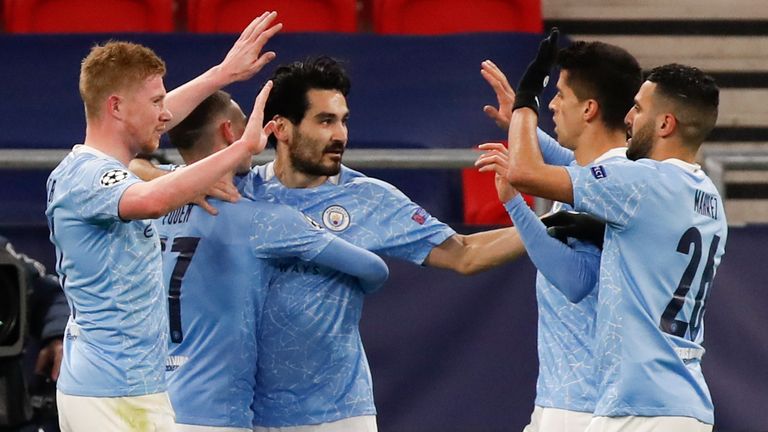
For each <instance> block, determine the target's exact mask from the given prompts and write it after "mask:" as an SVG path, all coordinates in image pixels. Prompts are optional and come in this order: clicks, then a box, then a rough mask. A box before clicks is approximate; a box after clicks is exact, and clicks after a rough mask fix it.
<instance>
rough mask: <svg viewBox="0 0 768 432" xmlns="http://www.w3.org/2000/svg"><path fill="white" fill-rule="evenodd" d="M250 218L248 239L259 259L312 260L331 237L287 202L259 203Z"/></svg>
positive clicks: (332, 237) (331, 235) (332, 236)
mask: <svg viewBox="0 0 768 432" xmlns="http://www.w3.org/2000/svg"><path fill="white" fill-rule="evenodd" d="M254 208H255V209H256V211H255V212H254V214H253V218H252V219H251V230H250V233H248V234H244V235H250V236H251V237H250V242H251V246H252V249H253V251H254V253H255V254H256V256H257V257H259V258H285V257H297V258H299V259H302V260H304V261H312V260H313V259H314V258H315V257H316V256H317V255H318V254H320V252H322V251H323V249H325V248H326V247H327V246H328V244H329V243H330V242H331V241H332V240H333V239H334V238H335V237H334V235H333V234H330V233H329V232H327V231H326V230H325V229H323V228H322V227H321V226H320V225H319V224H318V223H317V222H315V221H314V220H312V219H311V218H309V217H308V216H306V215H304V214H303V213H301V212H300V211H298V210H296V209H294V208H292V207H288V206H287V205H282V204H275V203H266V202H259V203H256V204H255V205H254Z"/></svg>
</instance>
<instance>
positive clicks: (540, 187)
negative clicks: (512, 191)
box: [507, 108, 573, 203]
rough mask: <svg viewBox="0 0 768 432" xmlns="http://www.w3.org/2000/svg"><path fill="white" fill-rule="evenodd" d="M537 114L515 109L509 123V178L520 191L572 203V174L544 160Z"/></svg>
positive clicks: (530, 110)
mask: <svg viewBox="0 0 768 432" xmlns="http://www.w3.org/2000/svg"><path fill="white" fill-rule="evenodd" d="M537 122H538V115H537V114H536V112H535V111H533V110H532V109H529V108H520V109H516V110H514V111H513V112H512V120H511V122H510V126H509V165H508V168H507V180H508V181H509V183H510V184H511V185H512V186H514V187H515V188H516V189H517V190H519V191H521V192H525V193H529V194H532V195H536V196H539V197H542V198H547V199H551V200H555V201H560V202H565V203H572V202H573V187H572V185H571V179H570V176H568V173H567V172H566V171H565V169H564V168H562V167H555V166H551V165H547V164H545V163H544V159H543V157H542V155H541V150H540V149H539V142H538V136H537V132H536V124H537Z"/></svg>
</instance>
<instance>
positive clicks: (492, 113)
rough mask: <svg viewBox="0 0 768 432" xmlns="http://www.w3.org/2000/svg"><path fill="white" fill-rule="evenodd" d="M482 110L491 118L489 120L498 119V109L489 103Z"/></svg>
mask: <svg viewBox="0 0 768 432" xmlns="http://www.w3.org/2000/svg"><path fill="white" fill-rule="evenodd" d="M483 112H484V113H485V115H487V116H488V117H490V118H491V120H494V121H496V120H498V119H499V117H500V116H499V110H497V109H496V107H494V106H491V105H486V106H484V107H483Z"/></svg>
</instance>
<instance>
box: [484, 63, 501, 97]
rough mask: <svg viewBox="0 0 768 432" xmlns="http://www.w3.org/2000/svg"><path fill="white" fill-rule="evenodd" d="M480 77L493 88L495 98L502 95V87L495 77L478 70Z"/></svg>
mask: <svg viewBox="0 0 768 432" xmlns="http://www.w3.org/2000/svg"><path fill="white" fill-rule="evenodd" d="M480 75H482V76H483V78H485V81H486V82H488V84H490V86H491V88H493V91H494V92H496V95H497V96H498V95H499V94H504V86H503V85H502V84H501V82H500V81H499V80H498V79H497V78H496V77H494V76H493V75H491V74H490V73H488V72H487V71H485V70H482V69H481V70H480Z"/></svg>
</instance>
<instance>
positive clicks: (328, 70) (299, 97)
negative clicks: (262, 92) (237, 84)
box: [264, 56, 351, 141]
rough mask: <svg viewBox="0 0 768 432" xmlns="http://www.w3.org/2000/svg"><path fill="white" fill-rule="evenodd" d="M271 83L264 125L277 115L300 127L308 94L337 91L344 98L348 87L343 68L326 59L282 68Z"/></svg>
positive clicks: (273, 76)
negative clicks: (316, 90) (311, 92)
mask: <svg viewBox="0 0 768 432" xmlns="http://www.w3.org/2000/svg"><path fill="white" fill-rule="evenodd" d="M270 79H271V80H272V83H273V87H272V91H271V92H270V93H269V99H267V104H266V106H265V107H264V122H265V123H266V122H268V121H270V120H272V119H273V118H274V117H275V116H276V115H279V116H282V117H285V118H287V119H288V120H290V121H291V123H293V124H299V123H301V120H302V119H303V118H304V114H305V113H306V112H307V109H308V108H309V99H308V98H307V92H308V91H309V90H313V89H319V90H338V91H339V92H340V93H341V94H342V95H344V96H345V97H346V96H347V95H348V94H349V89H350V85H351V84H350V81H349V77H348V76H347V73H346V72H345V71H344V68H343V67H342V65H341V64H340V63H339V62H338V61H337V60H335V59H333V58H331V57H328V56H320V57H314V58H308V59H306V60H304V61H297V62H293V63H290V64H287V65H282V66H280V67H278V68H277V69H276V70H275V72H274V74H273V75H272V77H271V78H270ZM274 139H275V138H274V136H270V140H271V141H272V140H274Z"/></svg>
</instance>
